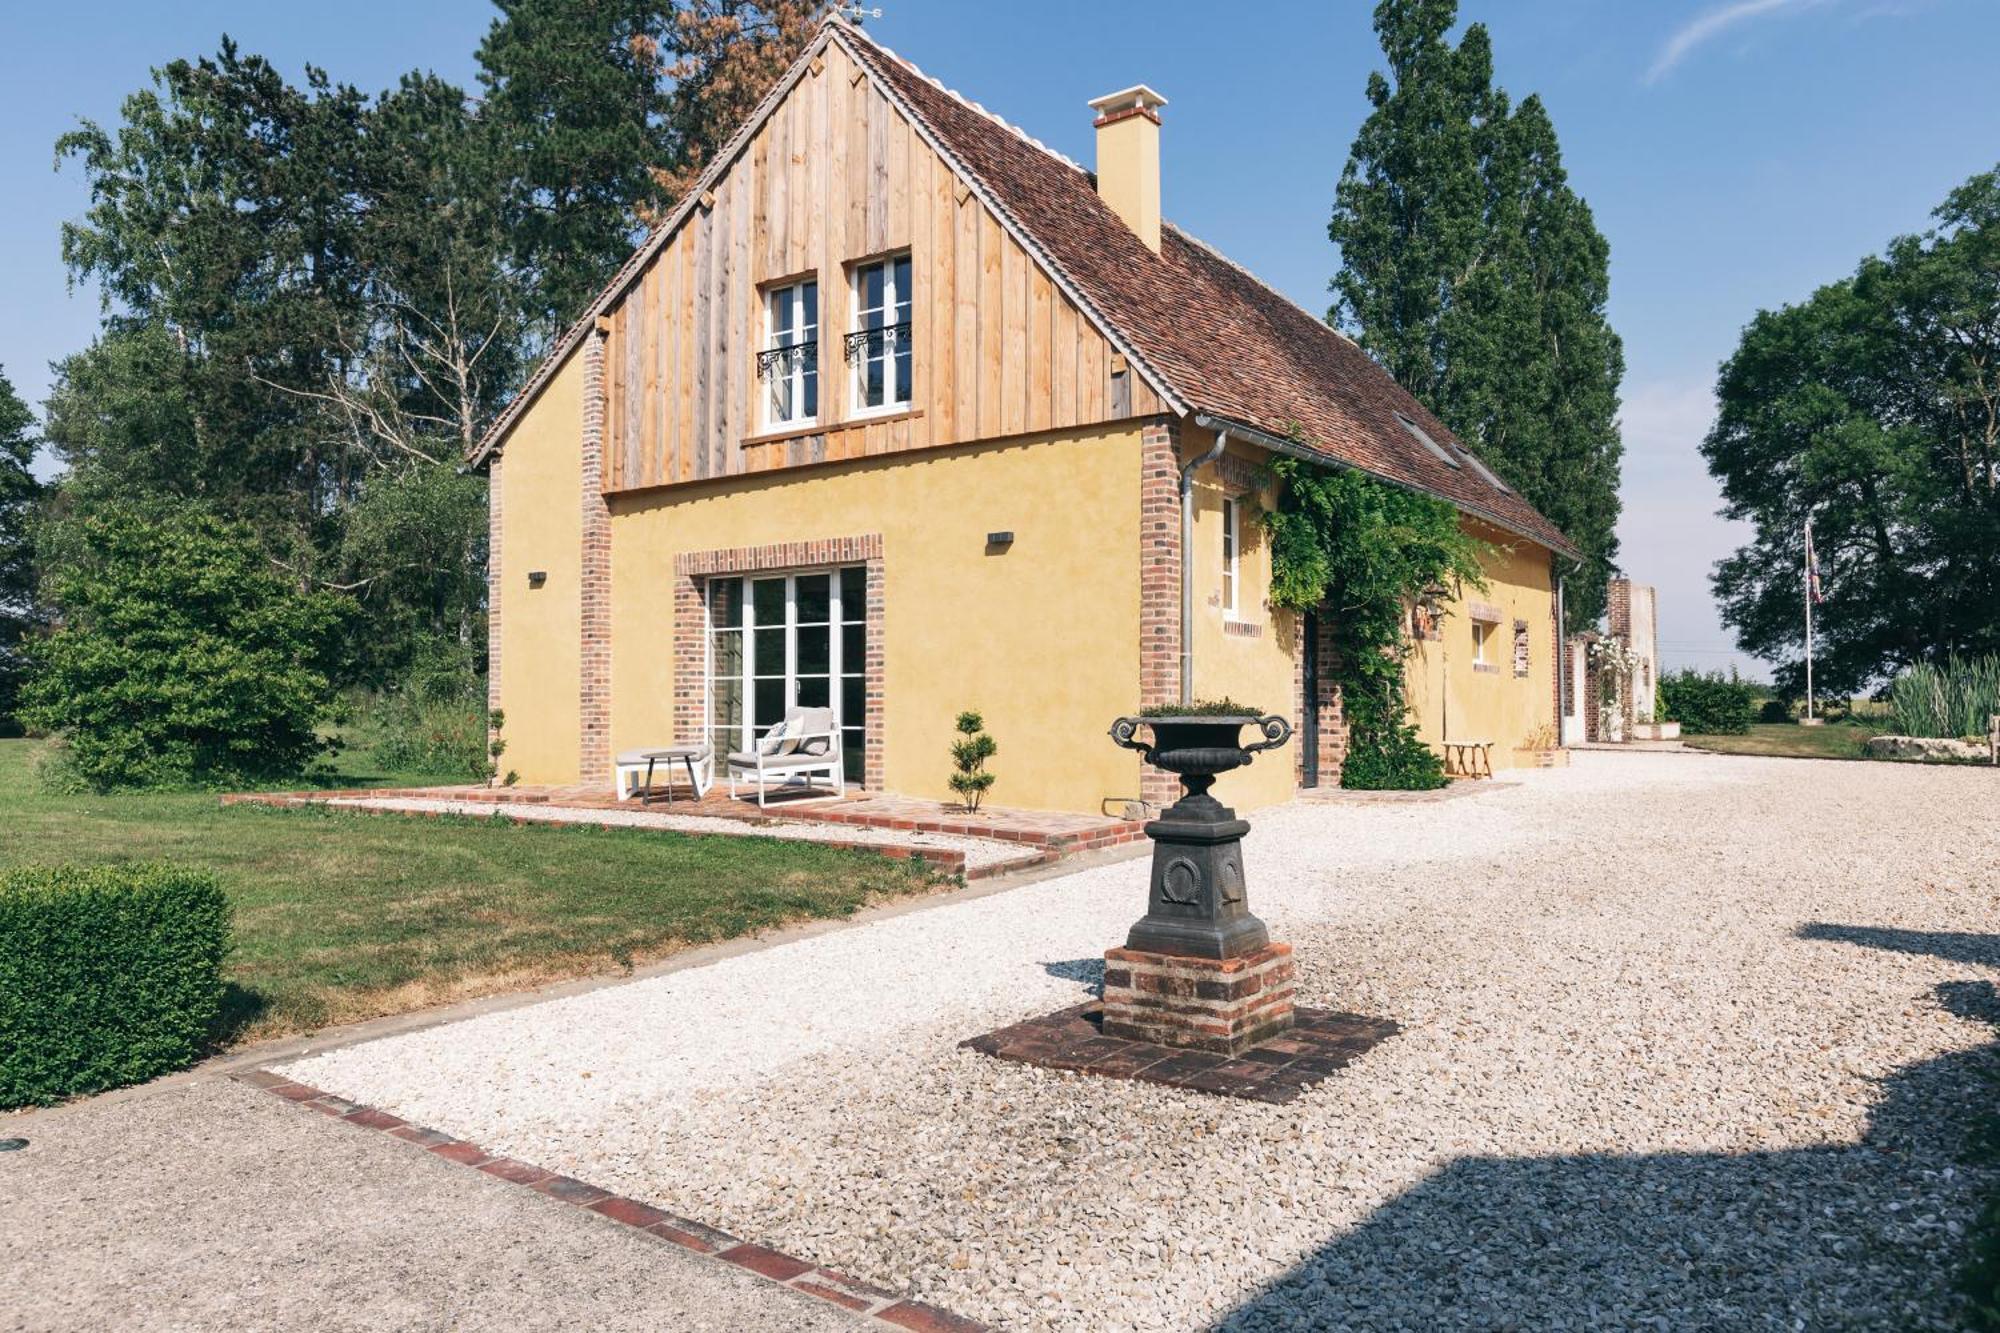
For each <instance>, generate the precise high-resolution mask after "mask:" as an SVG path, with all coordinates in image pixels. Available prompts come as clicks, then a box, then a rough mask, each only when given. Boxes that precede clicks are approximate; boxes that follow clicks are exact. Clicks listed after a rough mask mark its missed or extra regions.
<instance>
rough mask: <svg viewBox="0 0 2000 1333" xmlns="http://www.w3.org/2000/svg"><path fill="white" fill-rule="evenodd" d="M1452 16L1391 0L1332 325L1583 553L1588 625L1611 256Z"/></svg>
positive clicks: (1337, 230) (1600, 501) (1611, 526)
mask: <svg viewBox="0 0 2000 1333" xmlns="http://www.w3.org/2000/svg"><path fill="white" fill-rule="evenodd" d="M1457 18H1458V5H1457V0H1381V3H1379V4H1378V5H1377V6H1376V9H1375V31H1376V35H1377V36H1378V37H1379V38H1380V40H1381V43H1382V51H1383V54H1384V56H1385V57H1386V59H1387V63H1388V70H1387V72H1386V73H1385V72H1379V71H1378V72H1376V73H1374V74H1371V75H1370V76H1369V81H1368V101H1369V104H1370V107H1371V108H1372V110H1371V112H1370V114H1369V116H1368V118H1367V120H1366V121H1364V122H1363V124H1362V127H1361V130H1360V132H1359V133H1358V134H1357V136H1356V138H1355V141H1354V146H1353V149H1352V151H1351V153H1350V155H1349V157H1348V162H1347V166H1346V169H1345V170H1344V171H1343V173H1342V175H1341V179H1340V184H1339V186H1338V189H1337V191H1336V194H1335V202H1334V209H1333V216H1332V220H1331V222H1330V223H1329V225H1328V234H1329V235H1330V236H1331V237H1332V239H1333V241H1334V242H1335V244H1337V245H1338V246H1339V247H1340V253H1341V264H1342V267H1341V270H1340V272H1339V274H1338V275H1336V277H1335V278H1334V280H1333V290H1334V292H1335V296H1336V299H1335V302H1334V305H1333V308H1332V310H1331V311H1329V313H1328V319H1329V321H1330V322H1332V323H1334V324H1336V325H1339V326H1342V327H1344V328H1346V329H1347V330H1348V331H1350V332H1351V333H1353V334H1354V335H1355V337H1356V339H1357V341H1359V342H1360V343H1361V345H1362V346H1363V347H1364V348H1366V349H1367V350H1368V351H1369V352H1370V354H1372V355H1373V356H1374V357H1375V358H1376V359H1377V360H1379V361H1380V362H1381V363H1382V364H1383V366H1384V367H1386V368H1387V369H1388V371H1389V373H1390V374H1392V375H1394V376H1395V377H1396V379H1397V381H1398V382H1399V383H1400V384H1402V385H1403V386H1404V387H1405V388H1407V389H1408V390H1409V391H1410V392H1411V393H1412V394H1414V395H1415V396H1416V397H1417V398H1419V399H1421V400H1422V401H1423V402H1424V403H1425V404H1426V405H1427V406H1429V407H1430V408H1431V409H1432V410H1433V411H1434V412H1436V413H1437V414H1438V416H1439V417H1440V418H1441V419H1442V420H1443V421H1444V422H1445V424H1447V425H1448V426H1450V427H1451V428H1452V430H1453V431H1454V432H1455V433H1456V434H1457V435H1458V436H1459V438H1460V439H1461V440H1463V441H1465V442H1466V444H1467V445H1468V446H1470V447H1471V448H1472V449H1474V450H1475V451H1477V452H1478V453H1479V454H1480V456H1481V457H1482V458H1484V459H1485V460H1486V461H1487V462H1488V463H1489V464H1490V465H1491V466H1492V467H1493V468H1494V469H1495V471H1497V472H1498V473H1499V474H1500V475H1501V476H1502V477H1503V478H1504V479H1505V480H1506V481H1507V482H1508V483H1509V484H1510V485H1512V486H1513V487H1514V488H1515V489H1516V490H1517V491H1519V492H1520V494H1521V495H1522V496H1523V497H1525V498H1526V499H1527V500H1528V501H1529V502H1530V503H1531V504H1533V505H1534V506H1535V507H1536V508H1538V509H1540V510H1541V511H1542V512H1543V513H1544V514H1546V515H1548V516H1549V518H1550V519H1552V520H1553V521H1554V522H1555V523H1556V524H1557V526H1559V527H1561V528H1562V529H1563V531H1565V532H1566V533H1568V534H1569V536H1570V538H1571V539H1572V540H1574V541H1575V542H1576V543H1577V545H1578V546H1579V547H1581V548H1582V550H1583V551H1584V553H1585V564H1584V566H1583V568H1582V569H1580V570H1577V571H1575V572H1573V573H1571V574H1570V575H1569V580H1568V591H1569V597H1568V608H1569V613H1570V621H1571V624H1572V626H1576V627H1581V626H1584V625H1588V624H1591V623H1594V622H1595V621H1596V619H1597V617H1598V616H1599V615H1600V614H1601V613H1602V611H1603V607H1604V595H1605V583H1606V580H1607V579H1608V577H1609V573H1610V570H1611V569H1612V567H1613V565H1614V563H1615V561H1616V557H1617V550H1618V540H1617V535H1616V526H1617V519H1618V510H1619V504H1618V475H1619V461H1620V458H1621V456H1622V453H1623V446H1622V445H1621V443H1620V441H1619V436H1618V425H1617V410H1618V385H1619V381H1620V380H1621V379H1622V378H1623V376H1624V352H1623V348H1622V346H1621V344H1620V342H1619V340H1618V337H1617V335H1616V334H1615V333H1614V332H1613V331H1612V329H1611V326H1610V323H1609V321H1608V319H1607V317H1606V313H1605V309H1606V302H1607V300H1608V297H1609V290H1610V277H1609V271H1610V270H1609V266H1610V249H1609V246H1608V245H1607V243H1606V242H1605V240H1604V237H1603V235H1602V234H1601V233H1599V232H1598V230H1597V227H1596V223H1595V221H1594V220H1593V218H1592V216H1591V212H1590V209H1589V207H1588V205H1586V204H1585V203H1584V201H1583V200H1582V199H1581V198H1580V197H1578V196H1577V194H1576V193H1575V191H1574V190H1572V189H1571V188H1570V185H1569V181H1568V176H1567V173H1566V172H1565V170H1564V168H1563V165H1562V152H1561V147H1560V144H1559V143H1558V141H1557V137H1556V132H1555V126H1554V124H1553V122H1552V121H1551V119H1550V117H1549V115H1548V112H1547V109H1546V108H1545V107H1544V106H1543V105H1542V103H1541V101H1540V99H1539V98H1538V97H1532V96H1531V97H1529V98H1528V99H1527V100H1525V101H1524V102H1522V103H1521V105H1520V106H1519V107H1518V108H1517V107H1514V106H1513V105H1512V104H1511V102H1510V100H1509V99H1508V97H1507V95H1506V93H1505V92H1503V91H1501V90H1500V89H1498V88H1496V87H1495V86H1494V84H1493V53H1492V42H1491V38H1490V36H1489V34H1488V33H1487V31H1486V29H1485V28H1484V26H1482V25H1480V24H1473V25H1471V26H1469V27H1468V28H1467V29H1466V30H1465V33H1464V34H1463V36H1462V37H1461V38H1460V39H1459V41H1458V42H1457V43H1456V44H1455V45H1454V44H1453V43H1452V42H1451V41H1450V39H1449V34H1450V32H1451V29H1452V26H1453V25H1454V24H1455V23H1456V22H1457Z"/></svg>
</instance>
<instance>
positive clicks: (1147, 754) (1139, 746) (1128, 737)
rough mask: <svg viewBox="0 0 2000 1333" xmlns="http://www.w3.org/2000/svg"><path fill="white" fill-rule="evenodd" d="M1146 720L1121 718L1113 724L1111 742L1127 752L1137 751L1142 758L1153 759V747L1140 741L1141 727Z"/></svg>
mask: <svg viewBox="0 0 2000 1333" xmlns="http://www.w3.org/2000/svg"><path fill="white" fill-rule="evenodd" d="M1144 720H1145V719H1143V718H1137V717H1121V718H1119V719H1118V720H1117V721H1116V722H1113V723H1112V724H1111V740H1112V742H1113V743H1114V744H1116V745H1118V746H1121V747H1122V748H1124V749H1127V750H1137V751H1138V752H1139V755H1140V757H1141V758H1144V759H1151V758H1152V757H1153V747H1152V746H1150V745H1148V744H1146V742H1144V741H1142V740H1140V739H1139V727H1140V725H1141V724H1142V723H1143V722H1144Z"/></svg>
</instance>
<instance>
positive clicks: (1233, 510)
mask: <svg viewBox="0 0 2000 1333" xmlns="http://www.w3.org/2000/svg"><path fill="white" fill-rule="evenodd" d="M1239 521H1240V516H1239V514H1238V513H1237V506H1236V501H1234V500H1224V501H1223V502H1222V614H1223V615H1224V616H1226V617H1228V618H1229V619H1232V620H1233V619H1235V618H1236V614H1237V602H1236V588H1237V584H1238V583H1239V582H1240V580H1239V579H1238V578H1237V572H1238V571H1237V560H1236V557H1237V553H1238V552H1239V551H1240V550H1241V549H1242V540H1243V538H1242V529H1241V528H1239V527H1238V526H1237V524H1238V522H1239Z"/></svg>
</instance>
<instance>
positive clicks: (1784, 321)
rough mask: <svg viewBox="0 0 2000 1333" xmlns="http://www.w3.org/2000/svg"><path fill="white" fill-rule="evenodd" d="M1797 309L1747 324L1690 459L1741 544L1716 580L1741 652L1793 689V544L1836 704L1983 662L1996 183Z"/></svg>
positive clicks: (1994, 590) (1992, 485)
mask: <svg viewBox="0 0 2000 1333" xmlns="http://www.w3.org/2000/svg"><path fill="white" fill-rule="evenodd" d="M1933 216H1934V217H1935V218H1936V219H1937V226H1935V227H1934V228H1932V229H1931V230H1930V231H1928V232H1926V233H1924V234H1923V235H1921V236H1905V237H1901V238H1899V239H1897V240H1895V241H1893V242H1891V243H1890V245H1889V247H1888V249H1887V251H1886V252H1885V253H1884V254H1882V255H1880V256H1873V257H1870V258H1868V259H1865V260H1863V261H1862V262H1861V264H1860V266H1859V267H1858V268H1857V269H1856V270H1855V272H1854V274H1853V276H1851V277H1849V278H1846V279H1843V280H1842V281H1840V282H1836V283H1833V284H1831V285H1829V286H1826V287H1823V288H1821V289H1820V290H1819V291H1817V292H1815V293H1813V295H1812V296H1811V297H1809V298H1808V299H1806V300H1805V301H1803V302H1801V303H1799V304H1798V305H1793V306H1786V307H1783V308H1782V309H1779V310H1767V311H1761V312H1759V313H1758V315H1757V316H1756V318H1755V319H1753V320H1752V321H1751V322H1750V325H1749V327H1748V328H1746V329H1745V330H1744V333H1743V338H1742V341H1741V342H1740V344H1739V345H1738V347H1737V349H1736V352H1735V354H1734V355H1732V356H1731V357H1730V359H1729V360H1728V361H1727V362H1725V363H1724V364H1723V367H1722V370H1721V374H1720V377H1719V379H1718V381H1717V386H1716V396H1717V399H1718V401H1719V408H1720V410H1719V412H1718V415H1717V418H1716V423H1715V426H1714V428H1713V429H1712V430H1711V431H1710V433H1709V436H1708V439H1707V440H1706V441H1705V442H1704V444H1703V445H1702V452H1703V454H1704V455H1705V456H1706V458H1707V460H1708V466H1709V471H1710V472H1711V473H1712V474H1713V475H1714V476H1715V477H1716V478H1717V479H1718V480H1719V481H1720V482H1721V484H1722V495H1723V500H1724V503H1725V509H1724V512H1725V513H1727V514H1728V515H1729V516H1730V517H1732V518H1736V519H1741V520H1745V521H1747V522H1749V523H1752V524H1754V525H1755V528H1756V535H1755V537H1754V538H1753V539H1752V540H1751V541H1750V543H1749V544H1747V545H1745V546H1744V547H1742V548H1741V549H1739V550H1738V551H1736V552H1735V553H1733V554H1732V555H1730V556H1729V557H1727V558H1726V559H1724V560H1723V561H1721V562H1720V563H1719V564H1718V565H1717V566H1716V570H1715V574H1714V578H1713V582H1714V586H1715V592H1716V597H1717V600H1718V602H1719V603H1720V605H1721V607H1722V614H1723V619H1724V620H1725V621H1726V622H1728V623H1729V624H1730V625H1731V626H1732V627H1733V628H1734V629H1735V631H1736V636H1737V642H1738V643H1739V644H1741V645H1742V647H1743V648H1744V650H1745V651H1747V652H1751V653H1754V654H1756V655H1757V656H1759V657H1762V658H1764V659H1765V660H1767V661H1770V662H1772V663H1774V664H1776V666H1777V668H1778V669H1777V672H1776V675H1777V677H1778V680H1779V682H1780V683H1781V684H1782V685H1784V686H1787V687H1788V688H1791V689H1793V690H1797V689H1799V688H1800V687H1801V686H1802V684H1803V680H1802V677H1803V674H1804V661H1803V647H1804V643H1803V640H1804V610H1803V605H1802V600H1803V595H1804V589H1803V582H1802V580H1803V566H1804V556H1805V552H1804V530H1805V523H1806V520H1807V519H1808V518H1810V519H1811V520H1812V523H1813V539H1814V545H1815V548H1816V551H1817V554H1818V557H1819V561H1820V568H1821V575H1822V580H1823V587H1824V590H1825V592H1826V595H1827V601H1826V602H1825V604H1824V605H1823V606H1821V607H1820V608H1819V610H1818V613H1817V614H1816V615H1815V618H1814V632H1815V640H1816V642H1815V645H1814V647H1815V651H1814V674H1815V682H1816V684H1819V685H1820V686H1822V687H1823V688H1825V689H1827V690H1828V691H1852V690H1856V689H1861V688H1865V687H1866V686H1868V685H1869V684H1870V683H1872V682H1874V681H1877V680H1879V679H1881V678H1882V677H1884V676H1886V675H1888V674H1890V673H1892V672H1893V671H1894V670H1895V669H1896V668H1898V667H1901V666H1904V665H1907V664H1910V663H1916V662H1937V661H1941V660H1943V659H1944V658H1945V657H1946V656H1948V655H1949V654H1951V653H1953V652H1957V653H1960V654H1964V655H1970V654H1977V653H1986V652H1994V651H2000V170H1996V171H1989V172H1986V173H1983V174H1981V175H1978V176H1974V177H1973V178H1972V179H1971V180H1969V181H1967V182H1966V183H1965V184H1964V185H1963V186H1961V187H1959V188H1958V189H1957V190H1954V191H1953V192H1952V193H1951V195H1950V196H1949V197H1948V198H1947V199H1946V200H1945V202H1944V203H1943V204H1942V205H1941V206H1940V207H1939V208H1938V209H1937V211H1936V213H1935V214H1934V215H1933Z"/></svg>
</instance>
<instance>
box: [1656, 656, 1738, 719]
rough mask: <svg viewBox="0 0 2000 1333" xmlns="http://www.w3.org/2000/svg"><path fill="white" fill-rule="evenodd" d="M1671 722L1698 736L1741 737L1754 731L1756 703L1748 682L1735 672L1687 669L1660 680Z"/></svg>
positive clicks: (1661, 695)
mask: <svg viewBox="0 0 2000 1333" xmlns="http://www.w3.org/2000/svg"><path fill="white" fill-rule="evenodd" d="M1660 697H1661V699H1662V700H1663V701H1664V702H1665V704H1666V708H1667V720H1668V721H1670V722H1678V723H1680V724H1681V729H1682V730H1683V731H1686V732H1689V733H1691V734H1693V735H1696V736H1740V735H1742V734H1743V733H1744V732H1746V731H1748V730H1750V718H1751V717H1752V715H1753V713H1754V711H1755V702H1754V698H1753V695H1752V693H1751V686H1750V684H1749V682H1748V681H1745V680H1743V679H1742V678H1741V677H1739V676H1738V675H1737V674H1736V673H1735V672H1734V671H1732V672H1730V673H1729V674H1728V675H1726V676H1725V675H1723V674H1722V673H1721V672H1720V671H1708V672H1702V671H1696V670H1694V669H1693V668H1683V669H1682V670H1680V671H1674V672H1669V673H1667V674H1665V675H1662V676H1661V677H1660Z"/></svg>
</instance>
